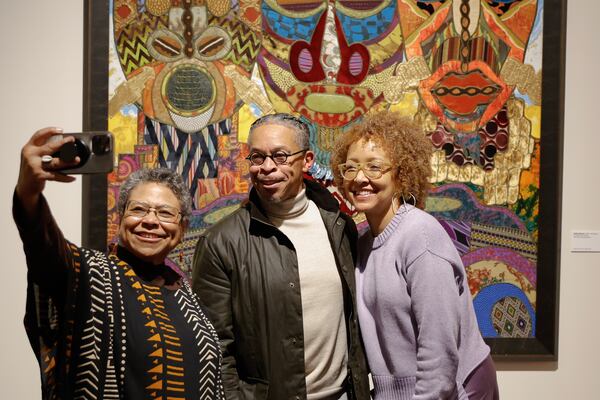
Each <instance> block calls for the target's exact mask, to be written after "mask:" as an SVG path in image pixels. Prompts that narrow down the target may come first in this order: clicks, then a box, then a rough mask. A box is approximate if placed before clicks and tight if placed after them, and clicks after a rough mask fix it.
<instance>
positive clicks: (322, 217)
mask: <svg viewBox="0 0 600 400" xmlns="http://www.w3.org/2000/svg"><path fill="white" fill-rule="evenodd" d="M249 145H250V155H249V156H248V160H249V161H250V174H251V176H252V183H253V188H252V190H251V191H250V196H249V201H248V202H247V203H246V204H245V205H243V206H242V207H240V209H238V210H236V211H235V212H234V213H232V214H231V215H229V216H227V217H226V218H224V219H223V220H221V221H220V222H219V223H217V224H216V225H214V226H213V227H211V228H210V229H208V230H207V231H206V232H204V234H203V235H202V236H201V237H200V239H199V241H198V244H197V246H196V252H195V255H194V269H193V286H194V290H195V291H196V293H197V294H198V295H199V296H200V299H201V302H202V305H203V306H204V309H205V311H206V313H207V315H208V317H209V319H210V320H211V321H212V323H213V325H214V326H215V329H216V330H217V333H218V335H219V338H220V340H221V349H222V352H223V381H224V382H223V383H224V386H225V392H226V397H227V399H271V400H284V399H307V398H308V399H326V400H339V399H341V400H346V399H347V400H354V399H361V400H362V399H368V398H369V385H368V380H367V367H366V363H365V359H364V354H363V348H362V343H361V340H360V336H359V331H358V326H357V318H356V297H355V284H354V246H355V240H356V227H355V225H354V223H353V221H352V219H351V218H349V217H348V216H346V215H344V214H342V213H340V211H339V208H338V204H337V201H336V200H335V199H334V198H333V197H332V196H331V194H330V193H329V191H327V190H326V189H325V188H323V187H321V186H320V185H319V184H317V183H315V182H312V181H308V180H305V179H303V173H305V172H307V171H308V169H309V168H310V167H311V165H312V163H313V160H314V153H313V152H312V151H310V149H309V132H308V128H307V126H306V125H305V124H304V123H302V122H301V121H300V120H299V119H297V118H295V117H293V116H291V115H288V114H272V115H267V116H265V117H262V118H260V119H259V120H257V121H256V122H255V123H254V124H253V125H252V127H251V128H250V134H249Z"/></svg>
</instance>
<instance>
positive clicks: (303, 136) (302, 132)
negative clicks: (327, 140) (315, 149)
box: [248, 113, 310, 149]
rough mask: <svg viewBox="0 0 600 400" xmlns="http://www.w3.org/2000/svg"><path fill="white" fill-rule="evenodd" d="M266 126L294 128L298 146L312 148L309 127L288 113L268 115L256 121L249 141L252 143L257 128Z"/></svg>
mask: <svg viewBox="0 0 600 400" xmlns="http://www.w3.org/2000/svg"><path fill="white" fill-rule="evenodd" d="M266 124H274V125H283V126H287V127H289V128H292V129H293V130H294V133H295V139H296V143H297V144H298V146H300V148H301V149H308V148H310V130H309V129H308V125H307V124H306V123H305V122H303V121H302V120H301V119H300V118H298V117H295V116H293V115H291V114H286V113H277V114H267V115H263V116H262V117H260V118H259V119H257V120H256V121H254V122H253V123H252V125H250V132H249V133H248V141H250V137H251V135H252V132H253V131H254V130H255V129H256V128H258V127H259V126H261V125H266Z"/></svg>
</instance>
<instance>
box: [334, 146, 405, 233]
mask: <svg viewBox="0 0 600 400" xmlns="http://www.w3.org/2000/svg"><path fill="white" fill-rule="evenodd" d="M348 163H354V164H359V163H360V164H362V165H365V164H366V163H376V164H379V165H387V166H389V165H391V161H390V158H389V157H388V155H387V154H386V152H385V151H384V150H383V149H382V148H381V147H380V146H379V145H377V144H376V143H374V142H372V141H365V140H364V139H361V140H359V141H358V142H355V143H353V144H352V145H350V147H349V148H348V154H347V156H346V164H348ZM343 185H344V192H345V194H346V197H347V198H348V200H350V202H351V203H352V204H353V205H354V207H355V208H356V211H358V212H364V213H365V216H366V217H367V220H368V222H369V226H370V227H371V230H372V231H373V233H374V234H378V233H380V231H381V230H383V228H385V226H386V225H387V224H388V223H389V222H390V221H391V219H392V218H393V216H394V211H393V207H392V205H393V198H394V193H395V192H396V191H397V190H396V188H395V186H394V181H393V173H392V171H386V172H385V173H384V174H383V175H382V176H381V178H378V179H369V178H367V177H366V176H365V174H364V172H363V171H359V172H358V174H357V175H356V177H355V178H354V179H353V180H347V179H344V183H343ZM379 228H381V229H379Z"/></svg>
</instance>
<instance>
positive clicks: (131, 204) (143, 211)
mask: <svg viewBox="0 0 600 400" xmlns="http://www.w3.org/2000/svg"><path fill="white" fill-rule="evenodd" d="M150 211H153V212H154V214H155V215H156V218H158V220H159V221H161V222H168V223H173V224H176V223H178V222H179V221H180V220H181V216H182V214H181V211H179V209H177V208H175V207H171V206H167V205H160V206H156V207H151V206H150V204H148V203H145V202H143V201H136V200H129V201H128V202H127V207H125V216H127V217H134V218H144V217H145V216H146V215H148V213H149V212H150Z"/></svg>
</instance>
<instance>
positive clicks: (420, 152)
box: [331, 111, 433, 208]
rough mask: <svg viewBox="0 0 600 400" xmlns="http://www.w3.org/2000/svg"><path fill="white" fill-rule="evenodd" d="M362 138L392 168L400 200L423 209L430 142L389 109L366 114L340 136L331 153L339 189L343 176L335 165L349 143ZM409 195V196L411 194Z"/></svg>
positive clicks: (334, 175) (428, 169)
mask: <svg viewBox="0 0 600 400" xmlns="http://www.w3.org/2000/svg"><path fill="white" fill-rule="evenodd" d="M361 139H364V140H365V141H371V142H373V143H375V144H377V145H378V146H379V147H381V148H382V149H384V151H385V152H386V155H387V156H388V157H389V159H390V161H391V164H392V168H393V170H392V171H393V172H392V173H393V174H394V175H393V181H394V185H395V186H396V191H397V192H398V196H399V197H400V199H402V198H404V200H405V201H406V202H410V203H413V200H412V198H413V196H414V198H415V200H416V204H415V205H416V206H417V207H419V208H423V207H424V206H425V198H426V197H427V192H428V191H429V188H430V183H429V177H430V176H431V161H430V160H431V155H432V152H433V149H432V146H431V142H430V141H429V140H428V139H427V137H426V136H425V133H424V132H423V129H422V128H420V127H419V126H418V125H417V124H415V123H414V122H413V121H411V120H410V119H408V118H406V117H402V116H400V115H399V114H397V113H393V112H390V111H382V112H377V113H373V114H370V115H367V116H366V117H365V118H364V119H363V120H362V121H360V122H359V123H357V124H356V125H354V126H352V127H351V128H350V129H349V130H348V131H347V132H345V133H344V134H342V135H340V136H339V137H338V138H337V140H336V142H335V145H334V147H333V151H332V154H331V171H332V172H333V179H334V182H335V184H336V186H337V187H338V188H339V190H340V191H341V192H342V193H343V194H344V196H346V193H344V190H343V182H344V179H343V178H342V175H341V173H340V171H339V168H338V165H340V164H343V163H345V162H346V157H347V155H348V149H349V147H350V145H352V144H353V143H356V142H358V141H359V140H361ZM411 195H412V196H411Z"/></svg>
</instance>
